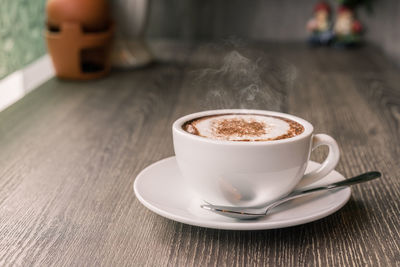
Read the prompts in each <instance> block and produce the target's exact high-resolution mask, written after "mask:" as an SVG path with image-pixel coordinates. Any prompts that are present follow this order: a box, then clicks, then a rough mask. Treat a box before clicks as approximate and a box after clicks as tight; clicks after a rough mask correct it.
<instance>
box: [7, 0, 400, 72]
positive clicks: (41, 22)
mask: <svg viewBox="0 0 400 267" xmlns="http://www.w3.org/2000/svg"><path fill="white" fill-rule="evenodd" d="M327 2H328V3H329V4H331V6H332V10H333V11H335V10H336V7H337V6H338V5H339V4H340V3H339V2H340V1H337V0H331V1H327ZM315 4H316V1H314V0H302V1H292V0H279V1H278V0H251V1H240V0H229V1H228V0H213V1H211V0H191V1H188V0H169V1H165V0H152V1H149V2H148V1H143V0H141V1H137V0H132V1H129V0H114V1H113V2H112V3H111V5H112V8H113V14H114V16H115V17H117V18H118V21H117V22H118V24H117V28H118V27H119V28H121V27H122V28H123V31H124V34H125V35H129V31H130V30H131V31H136V30H135V29H133V28H132V27H131V26H129V25H132V24H134V23H135V19H137V16H138V13H137V12H138V11H137V9H138V6H140V5H148V14H147V15H146V17H147V18H146V19H145V20H146V21H147V22H146V27H145V29H144V30H145V32H144V34H145V38H146V39H175V40H183V41H187V42H191V41H198V40H201V41H209V40H221V39H224V38H231V37H235V38H239V39H243V40H251V41H269V42H305V41H306V40H307V36H308V35H309V33H308V32H307V31H306V30H305V25H306V24H307V21H308V20H309V19H310V17H312V15H313V7H314V5H315ZM45 6H46V1H45V0H35V1H28V0H2V1H1V9H0V79H1V78H3V77H5V76H7V75H8V74H10V73H12V72H13V71H15V70H18V69H20V68H22V67H23V66H25V65H27V64H29V63H30V62H32V61H34V60H35V59H37V58H39V57H40V56H42V55H44V54H45V53H46V45H45V40H44V36H43V31H44V30H45V21H46V14H45ZM143 12H145V11H143ZM399 14H400V1H397V0H376V1H373V2H372V10H370V11H368V8H365V7H360V8H358V10H357V17H358V18H359V20H360V21H361V22H362V24H363V26H364V28H365V34H364V38H365V40H366V41H367V42H369V43H370V44H373V45H375V46H378V47H379V48H380V49H382V50H383V51H384V52H385V54H386V55H388V56H389V57H390V58H391V59H392V60H393V62H396V63H397V64H399V63H400V28H399V27H398V23H399ZM117 31H118V29H117Z"/></svg>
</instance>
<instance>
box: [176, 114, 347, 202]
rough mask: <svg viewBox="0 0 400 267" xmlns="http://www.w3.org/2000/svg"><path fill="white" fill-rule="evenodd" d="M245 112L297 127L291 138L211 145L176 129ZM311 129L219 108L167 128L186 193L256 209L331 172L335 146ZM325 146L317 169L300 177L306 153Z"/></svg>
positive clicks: (335, 160)
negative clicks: (207, 118) (199, 120)
mask: <svg viewBox="0 0 400 267" xmlns="http://www.w3.org/2000/svg"><path fill="white" fill-rule="evenodd" d="M229 113H244V114H246V113H250V114H260V115H270V116H278V117H282V118H287V119H290V120H293V121H296V122H298V123H300V124H301V125H303V127H304V131H303V132H302V133H301V134H299V135H297V136H294V137H291V138H287V139H281V140H274V141H255V142H241V141H223V140H213V139H209V138H205V137H201V136H197V135H194V134H191V133H188V132H186V131H185V130H184V129H183V128H182V125H183V124H184V123H185V122H187V121H190V120H193V119H196V118H200V117H203V116H209V115H216V114H229ZM313 130H314V128H313V126H312V125H311V124H310V123H309V122H307V121H305V120H303V119H301V118H298V117H296V116H293V115H289V114H285V113H279V112H272V111H263V110H242V109H225V110H210V111H204V112H199V113H194V114H190V115H187V116H184V117H181V118H179V119H178V120H176V121H175V122H174V124H173V126H172V132H173V141H174V149H175V154H176V160H177V162H178V166H179V169H180V171H181V173H182V175H183V177H184V179H185V180H186V181H187V183H188V185H189V187H190V188H192V189H193V191H194V192H195V193H197V194H198V196H199V197H200V198H201V199H203V200H205V201H207V202H209V203H212V204H217V205H234V206H242V207H256V206H262V205H264V204H265V203H268V202H270V201H273V200H275V199H278V198H280V197H282V196H284V195H287V194H289V193H290V192H291V191H293V189H294V188H295V187H296V186H299V185H301V186H306V185H309V184H311V183H314V182H315V181H317V180H319V179H321V178H323V177H324V176H326V175H327V174H328V173H329V172H331V171H332V170H333V169H334V168H335V166H336V164H337V163H338V161H339V156H340V152H339V147H338V145H337V143H336V141H335V140H334V139H333V138H332V137H330V136H329V135H326V134H313ZM321 145H326V146H328V148H329V154H328V156H327V157H326V159H325V161H324V162H323V163H322V164H321V166H320V167H319V168H318V169H316V170H313V171H312V172H310V173H307V174H305V175H304V172H305V170H306V167H307V163H308V161H309V158H310V154H311V152H312V150H313V149H315V148H316V147H318V146H321Z"/></svg>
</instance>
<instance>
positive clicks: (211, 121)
mask: <svg viewBox="0 0 400 267" xmlns="http://www.w3.org/2000/svg"><path fill="white" fill-rule="evenodd" d="M230 121H243V122H244V123H245V124H246V123H254V122H256V123H258V124H257V125H259V126H262V127H263V130H261V131H260V132H261V133H257V134H247V135H246V134H242V133H240V134H238V133H232V134H221V133H220V132H219V131H218V130H219V129H218V126H221V122H227V123H229V122H230ZM192 126H193V127H194V128H195V129H196V130H197V134H198V135H200V136H203V137H207V138H210V139H216V140H229V141H240V140H249V141H256V140H273V139H275V138H277V137H279V136H282V135H285V134H288V133H289V131H290V128H291V127H290V124H289V123H288V122H286V121H284V120H282V119H279V118H275V117H269V116H262V115H255V114H229V115H221V116H214V117H205V118H202V119H200V120H197V121H193V122H192Z"/></svg>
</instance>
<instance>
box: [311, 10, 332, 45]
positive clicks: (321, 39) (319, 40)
mask: <svg viewBox="0 0 400 267" xmlns="http://www.w3.org/2000/svg"><path fill="white" fill-rule="evenodd" d="M331 14H332V10H331V7H330V6H329V4H327V3H326V2H319V3H317V4H316V5H315V6H314V17H313V18H312V19H310V20H309V21H308V23H307V30H308V31H309V32H311V36H310V38H309V42H310V44H312V45H327V44H329V43H330V42H331V40H332V37H333V34H332V21H331Z"/></svg>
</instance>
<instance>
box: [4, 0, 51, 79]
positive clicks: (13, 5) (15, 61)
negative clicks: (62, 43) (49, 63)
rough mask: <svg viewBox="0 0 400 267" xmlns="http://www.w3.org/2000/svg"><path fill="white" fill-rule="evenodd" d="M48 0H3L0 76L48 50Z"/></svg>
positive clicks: (20, 66)
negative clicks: (45, 41)
mask: <svg viewBox="0 0 400 267" xmlns="http://www.w3.org/2000/svg"><path fill="white" fill-rule="evenodd" d="M45 2H46V1H45V0H0V79H1V78H3V77H4V76H6V75H7V74H10V73H11V72H13V71H15V70H17V69H20V68H22V67H23V66H25V65H27V64H29V63H30V62H32V61H34V60H35V59H37V58H39V57H40V56H41V55H43V54H44V53H45V51H46V48H45V43H44V39H43V28H44V21H45V12H44V10H45Z"/></svg>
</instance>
